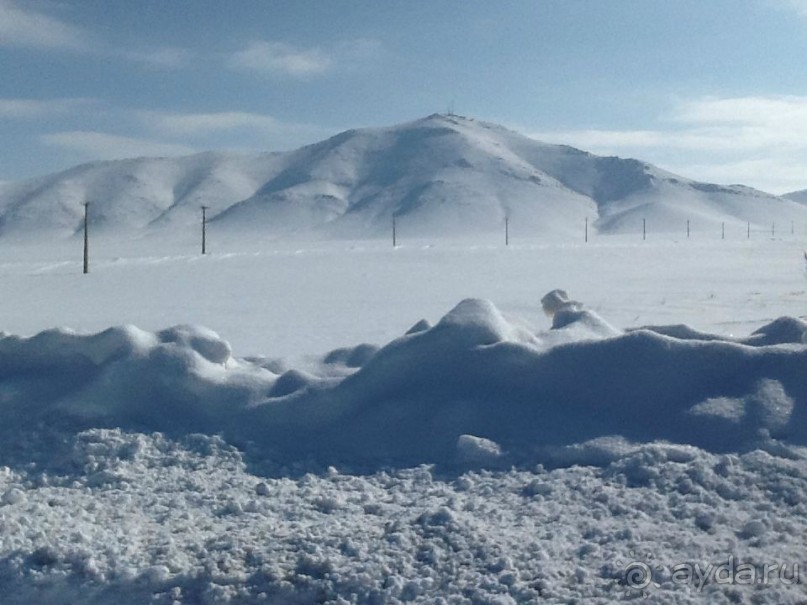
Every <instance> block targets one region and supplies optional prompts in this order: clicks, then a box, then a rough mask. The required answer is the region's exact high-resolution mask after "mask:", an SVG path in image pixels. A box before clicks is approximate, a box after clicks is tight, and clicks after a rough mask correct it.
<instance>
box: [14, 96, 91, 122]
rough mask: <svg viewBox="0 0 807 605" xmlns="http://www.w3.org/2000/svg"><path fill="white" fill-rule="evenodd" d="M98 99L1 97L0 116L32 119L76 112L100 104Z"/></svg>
mask: <svg viewBox="0 0 807 605" xmlns="http://www.w3.org/2000/svg"><path fill="white" fill-rule="evenodd" d="M99 103H100V102H99V101H98V100H97V99H89V98H87V99H83V98H75V99H0V118H5V119H32V118H44V117H48V116H53V115H64V114H69V113H76V112H79V111H82V110H87V109H88V108H92V107H97V106H98V105H99Z"/></svg>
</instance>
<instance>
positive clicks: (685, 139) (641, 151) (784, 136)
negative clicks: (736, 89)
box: [532, 96, 807, 193]
mask: <svg viewBox="0 0 807 605" xmlns="http://www.w3.org/2000/svg"><path fill="white" fill-rule="evenodd" d="M659 122H660V123H661V124H662V125H665V127H663V128H659V129H650V130H596V129H595V130H566V131H545V132H534V133H532V136H534V137H535V138H538V139H541V140H544V141H547V142H554V143H563V144H567V145H573V146H575V147H581V148H583V149H586V150H589V151H593V152H595V153H602V154H615V155H634V156H639V157H642V158H643V159H647V160H650V161H654V162H656V163H660V164H661V165H662V166H663V167H664V168H667V169H672V170H676V171H679V172H681V173H682V174H683V175H685V176H691V177H694V178H701V179H706V180H713V181H716V182H731V183H745V184H749V185H753V186H756V187H760V188H762V189H767V190H769V191H773V192H775V193H783V192H786V191H788V190H791V189H799V188H805V187H807V97H797V96H777V97H761V96H751V97H727V98H717V97H704V98H698V99H689V100H685V101H682V102H680V103H679V104H677V105H676V106H675V108H674V109H673V111H672V112H671V113H669V114H668V115H666V116H660V117H659Z"/></svg>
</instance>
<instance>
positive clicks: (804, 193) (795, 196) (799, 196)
mask: <svg viewBox="0 0 807 605" xmlns="http://www.w3.org/2000/svg"><path fill="white" fill-rule="evenodd" d="M782 197H785V198H787V199H789V200H793V201H794V202H799V203H801V204H807V189H802V190H801V191H793V192H791V193H786V194H784V195H783V196H782Z"/></svg>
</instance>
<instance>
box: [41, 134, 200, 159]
mask: <svg viewBox="0 0 807 605" xmlns="http://www.w3.org/2000/svg"><path fill="white" fill-rule="evenodd" d="M41 140H42V142H43V143H45V144H46V145H49V146H52V147H58V148H61V149H64V150H67V151H71V152H74V153H77V154H79V155H81V156H83V157H85V158H90V159H97V160H116V159H123V158H132V157H164V156H177V155H188V154H190V153H194V152H196V151H198V150H197V149H195V148H193V147H190V146H188V145H181V144H175V143H165V142H162V141H155V140H150V139H141V138H132V137H125V136H118V135H114V134H108V133H104V132H93V131H86V130H76V131H70V132H57V133H51V134H46V135H42V137H41Z"/></svg>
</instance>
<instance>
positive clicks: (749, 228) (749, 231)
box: [746, 221, 751, 239]
mask: <svg viewBox="0 0 807 605" xmlns="http://www.w3.org/2000/svg"><path fill="white" fill-rule="evenodd" d="M746 239H751V221H748V236H747V237H746Z"/></svg>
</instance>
